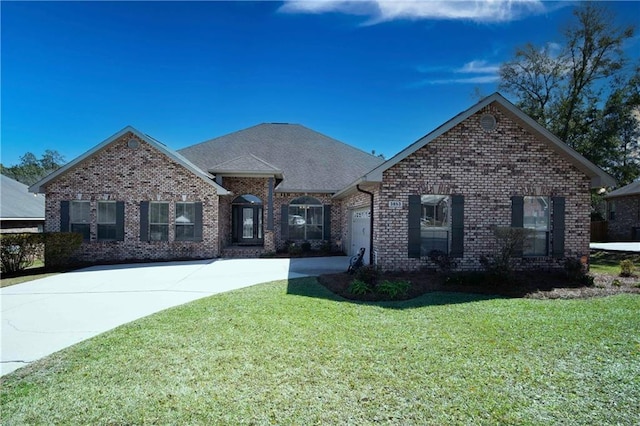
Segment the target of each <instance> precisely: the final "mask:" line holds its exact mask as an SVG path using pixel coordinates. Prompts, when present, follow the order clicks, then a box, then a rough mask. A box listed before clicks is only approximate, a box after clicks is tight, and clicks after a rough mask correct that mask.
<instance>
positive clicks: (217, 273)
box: [0, 256, 349, 375]
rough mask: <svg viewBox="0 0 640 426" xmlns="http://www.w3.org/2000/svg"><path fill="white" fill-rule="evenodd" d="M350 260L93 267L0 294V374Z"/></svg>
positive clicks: (343, 266)
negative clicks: (154, 317) (185, 309)
mask: <svg viewBox="0 0 640 426" xmlns="http://www.w3.org/2000/svg"><path fill="white" fill-rule="evenodd" d="M348 264H349V258H348V257H343V256H341V257H323V258H304V259H233V260H199V261H187V262H166V263H145V264H128V265H109V266H94V267H90V268H86V269H81V270H78V271H74V272H68V273H65V274H59V275H55V276H52V277H48V278H43V279H40V280H35V281H30V282H27V283H24V284H18V285H14V286H11V287H5V288H2V289H0V298H1V306H2V310H1V311H0V313H1V316H2V341H1V348H0V351H1V355H2V363H1V370H0V371H1V374H2V375H4V374H7V373H9V372H11V371H14V370H16V369H18V368H20V367H23V366H25V365H27V364H29V363H31V362H33V361H36V360H38V359H40V358H43V357H45V356H47V355H49V354H52V353H54V352H57V351H59V350H60V349H64V348H66V347H68V346H71V345H73V344H75V343H78V342H81V341H83V340H85V339H88V338H90V337H93V336H95V335H97V334H100V333H103V332H105V331H107V330H110V329H112V328H115V327H117V326H119V325H122V324H125V323H128V322H131V321H133V320H136V319H138V318H142V317H144V316H147V315H150V314H153V313H155V312H158V311H161V310H163V309H167V308H170V307H172V306H177V305H181V304H183V303H187V302H190V301H192V300H196V299H200V298H203V297H207V296H210V295H213V294H216V293H221V292H225V291H229V290H234V289H237V288H242V287H248V286H251V285H254V284H259V283H264V282H268V281H273V280H282V279H287V278H299V277H303V276H309V275H319V274H322V273H332V272H342V271H346V270H347V266H348Z"/></svg>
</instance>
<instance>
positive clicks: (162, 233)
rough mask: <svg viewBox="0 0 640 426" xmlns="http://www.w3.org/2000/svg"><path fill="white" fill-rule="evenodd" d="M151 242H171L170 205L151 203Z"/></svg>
mask: <svg viewBox="0 0 640 426" xmlns="http://www.w3.org/2000/svg"><path fill="white" fill-rule="evenodd" d="M149 240H150V241H169V203H163V202H153V201H152V202H150V203H149Z"/></svg>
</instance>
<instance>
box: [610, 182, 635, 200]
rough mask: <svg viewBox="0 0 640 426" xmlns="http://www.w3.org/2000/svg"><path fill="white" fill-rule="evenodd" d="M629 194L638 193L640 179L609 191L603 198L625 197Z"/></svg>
mask: <svg viewBox="0 0 640 426" xmlns="http://www.w3.org/2000/svg"><path fill="white" fill-rule="evenodd" d="M629 195H640V180H637V181H635V182H631V183H630V184H629V185H625V186H623V187H622V188H618V189H616V190H615V191H611V192H610V193H608V194H607V195H606V196H605V197H604V198H615V197H626V196H629Z"/></svg>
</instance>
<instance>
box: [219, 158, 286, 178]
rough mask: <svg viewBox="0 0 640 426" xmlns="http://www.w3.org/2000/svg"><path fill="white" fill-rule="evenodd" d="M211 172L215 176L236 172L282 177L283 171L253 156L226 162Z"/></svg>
mask: <svg viewBox="0 0 640 426" xmlns="http://www.w3.org/2000/svg"><path fill="white" fill-rule="evenodd" d="M209 171H210V172H211V173H214V174H217V173H221V174H224V173H233V172H235V173H247V174H271V175H278V176H281V175H282V170H280V169H278V168H277V167H275V166H273V165H271V164H269V163H267V162H266V161H264V160H263V159H261V158H258V157H256V156H255V155H251V154H249V155H244V156H242V157H238V158H234V159H232V160H229V161H225V162H224V163H221V164H218V165H216V166H213V167H212V168H211V169H210V170H209Z"/></svg>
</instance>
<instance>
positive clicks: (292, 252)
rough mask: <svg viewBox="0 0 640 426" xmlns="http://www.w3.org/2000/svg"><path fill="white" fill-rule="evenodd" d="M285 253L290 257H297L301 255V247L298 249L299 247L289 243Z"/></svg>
mask: <svg viewBox="0 0 640 426" xmlns="http://www.w3.org/2000/svg"><path fill="white" fill-rule="evenodd" d="M287 253H289V254H290V255H292V256H298V255H301V254H302V247H300V246H299V245H297V244H296V243H291V244H289V246H288V247H287Z"/></svg>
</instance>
